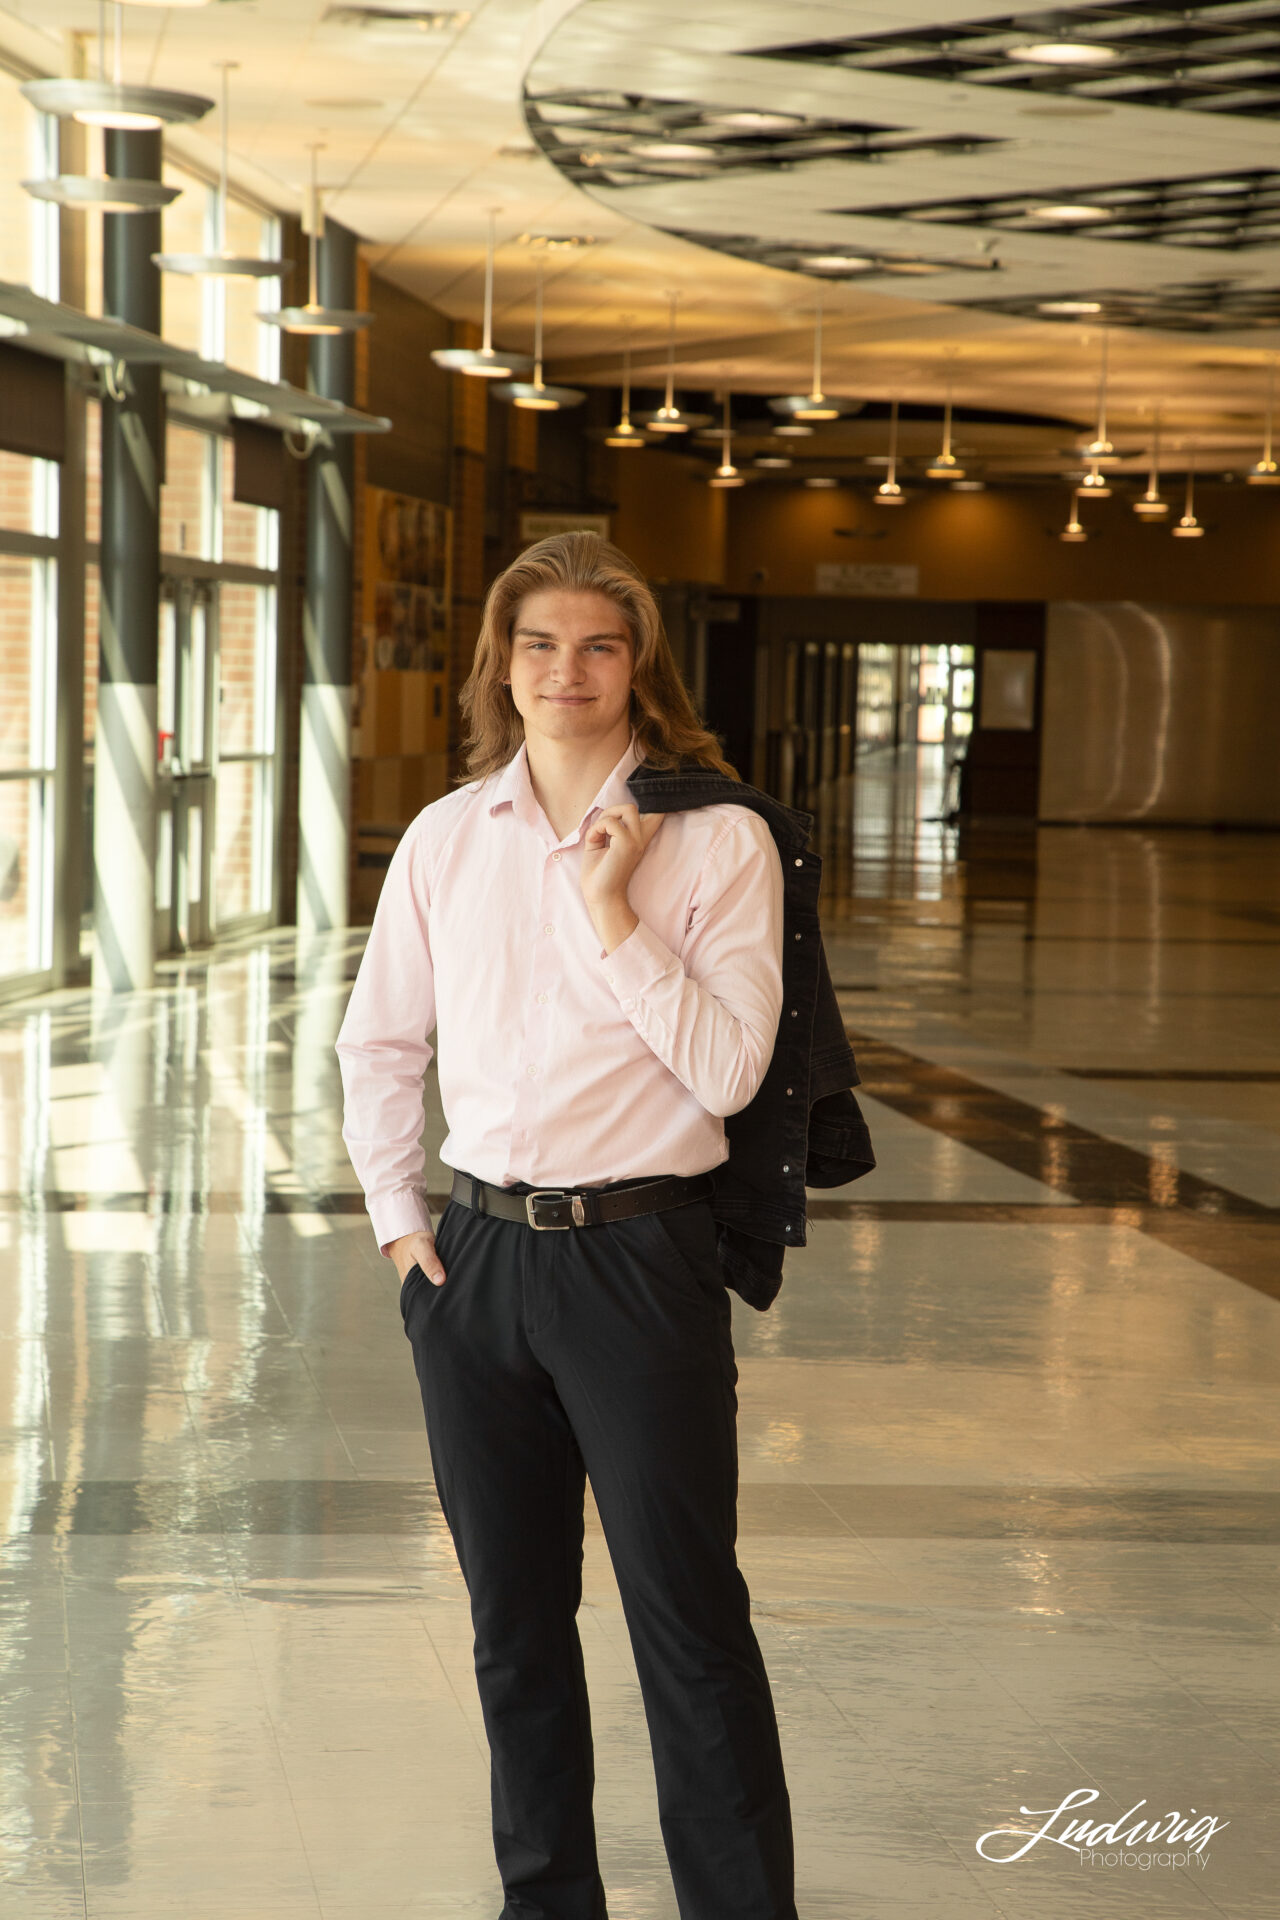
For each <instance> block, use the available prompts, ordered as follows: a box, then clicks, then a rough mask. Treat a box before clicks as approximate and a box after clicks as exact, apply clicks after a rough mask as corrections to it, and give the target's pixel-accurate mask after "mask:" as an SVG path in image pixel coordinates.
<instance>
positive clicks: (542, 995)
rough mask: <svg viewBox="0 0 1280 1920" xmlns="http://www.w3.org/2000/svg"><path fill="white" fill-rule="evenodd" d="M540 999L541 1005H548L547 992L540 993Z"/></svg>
mask: <svg viewBox="0 0 1280 1920" xmlns="http://www.w3.org/2000/svg"><path fill="white" fill-rule="evenodd" d="M538 1000H539V1002H540V1004H541V1005H543V1006H545V1005H546V1000H547V996H546V994H545V993H540V994H539V995H538Z"/></svg>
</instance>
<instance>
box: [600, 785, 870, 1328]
mask: <svg viewBox="0 0 1280 1920" xmlns="http://www.w3.org/2000/svg"><path fill="white" fill-rule="evenodd" d="M627 786H628V787H629V789H630V790H631V793H632V796H633V797H634V799H635V803H636V806H637V807H638V808H639V810H640V812H641V813H676V812H680V811H682V810H683V809H684V808H686V807H708V806H714V805H716V804H718V803H720V802H723V801H726V800H729V801H732V802H733V803H734V805H735V806H739V807H750V809H751V811H752V812H753V813H758V814H759V815H760V817H761V819H762V820H763V821H764V822H765V824H766V825H767V826H768V828H769V830H770V832H771V833H772V834H773V838H774V841H775V843H776V845H777V848H778V853H779V856H780V857H781V860H782V881H783V913H782V920H783V935H782V989H783V1000H782V1016H781V1019H780V1020H779V1022H778V1037H777V1040H776V1042H775V1043H774V1049H773V1057H772V1059H771V1060H770V1062H769V1067H768V1070H767V1072H766V1073H765V1077H764V1079H763V1080H762V1081H761V1083H760V1085H759V1087H758V1088H757V1089H756V1092H755V1095H754V1097H753V1098H752V1099H751V1101H750V1102H749V1103H748V1104H747V1105H746V1106H745V1107H743V1108H742V1109H741V1111H740V1112H738V1113H732V1114H730V1115H729V1116H728V1118H727V1119H726V1121H725V1123H724V1130H725V1137H726V1139H727V1140H728V1142H729V1158H728V1159H727V1160H726V1161H724V1163H723V1164H722V1165H721V1166H719V1167H717V1168H716V1170H715V1180H716V1187H715V1193H714V1194H713V1196H712V1201H711V1207H712V1211H713V1213H714V1214H715V1217H716V1219H717V1221H718V1222H719V1226H720V1240H719V1248H720V1265H721V1268H722V1269H723V1272H724V1277H725V1281H726V1283H727V1284H728V1285H729V1286H731V1287H733V1288H734V1290H735V1291H736V1292H737V1293H740V1294H741V1295H742V1298H743V1299H744V1300H746V1301H747V1302H748V1303H749V1304H750V1305H751V1306H753V1307H758V1308H760V1309H761V1310H762V1311H763V1309H764V1308H766V1307H768V1306H770V1305H771V1304H772V1302H773V1301H774V1299H775V1298H776V1297H777V1293H778V1289H779V1288H780V1287H781V1285H782V1260H783V1255H784V1254H785V1252H786V1250H787V1248H788V1247H802V1246H804V1244H805V1225H806V1221H805V1188H806V1187H839V1186H843V1185H844V1183H845V1182H846V1181H848V1180H858V1179H860V1178H861V1177H862V1175H863V1174H864V1173H870V1171H871V1169H872V1168H873V1167H874V1166H875V1164H876V1160H875V1155H874V1153H873V1152H872V1150H871V1136H870V1135H869V1133H868V1132H867V1123H866V1121H865V1120H864V1119H863V1117H862V1113H861V1111H860V1109H859V1107H858V1102H857V1100H856V1099H855V1098H854V1094H853V1089H854V1087H856V1086H857V1085H858V1069H857V1067H856V1066H855V1065H854V1059H853V1049H852V1047H850V1045H849V1042H848V1041H847V1040H846V1038H845V1032H844V1021H843V1019H842V1018H841V1014H840V1008H839V1005H838V1004H837V1001H836V996H835V989H834V987H833V986H832V984H831V974H830V971H829V970H828V967H827V956H826V954H825V952H824V951H823V946H822V932H821V929H820V927H819V924H818V888H819V885H820V882H821V879H822V857H821V855H820V854H817V853H814V852H812V851H811V850H810V849H809V844H808V842H809V834H810V831H811V829H812V827H813V815H812V814H811V813H801V812H799V811H797V809H796V808H794V807H788V806H784V805H783V803H782V802H781V801H780V800H775V799H773V798H772V796H771V795H769V794H767V793H761V792H759V790H758V789H757V788H755V787H749V786H746V785H745V784H744V783H743V782H741V781H738V780H731V779H730V778H729V776H728V775H727V774H723V773H717V772H716V771H715V769H714V768H712V767H704V766H702V765H701V764H700V763H699V762H698V761H696V760H686V761H684V762H682V764H681V765H680V766H679V767H673V768H671V769H670V770H664V769H662V768H659V767H652V766H649V765H647V764H645V763H643V762H642V763H641V765H640V766H638V767H637V768H636V770H635V772H634V773H633V774H631V776H630V777H629V779H628V781H627Z"/></svg>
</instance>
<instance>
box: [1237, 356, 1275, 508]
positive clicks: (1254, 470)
mask: <svg viewBox="0 0 1280 1920" xmlns="http://www.w3.org/2000/svg"><path fill="white" fill-rule="evenodd" d="M1275 411H1276V357H1275V355H1274V354H1272V356H1271V365H1270V368H1269V369H1268V372H1267V425H1266V431H1265V434H1264V436H1263V442H1262V458H1261V460H1258V461H1255V462H1254V464H1253V466H1251V467H1250V469H1249V471H1248V473H1247V474H1246V475H1245V479H1246V480H1247V481H1248V483H1249V485H1250V486H1251V487H1280V466H1277V465H1276V463H1275V461H1274V460H1273V459H1272V457H1271V429H1272V426H1273V424H1274V421H1275Z"/></svg>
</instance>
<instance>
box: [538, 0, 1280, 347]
mask: <svg viewBox="0 0 1280 1920" xmlns="http://www.w3.org/2000/svg"><path fill="white" fill-rule="evenodd" d="M642 12H643V20H642V21H641V20H639V19H638V17H637V16H638V10H637V7H636V4H635V0H594V4H592V5H591V6H589V7H586V6H583V7H579V8H578V9H577V10H576V11H575V12H573V13H571V14H570V15H568V16H567V17H566V18H564V19H562V21H561V22H560V24H559V26H558V27H557V28H556V29H555V30H554V31H553V32H552V34H551V35H550V37H549V38H548V39H547V41H546V42H545V43H544V44H543V46H542V48H541V50H540V51H539V53H538V55H537V57H536V59H535V60H534V62H533V64H532V66H531V68H530V69H529V72H528V74H527V75H526V78H525V86H524V111H525V118H526V123H527V125H528V128H529V132H530V135H531V137H532V138H533V140H534V141H535V142H536V144H537V146H538V147H539V149H540V150H541V151H542V153H543V154H545V155H546V157H547V158H548V159H549V160H551V161H552V162H553V164H554V165H555V166H556V167H557V168H558V169H559V170H560V172H561V173H562V174H563V175H564V176H565V177H566V178H567V179H568V180H571V181H572V182H573V183H574V184H575V185H576V186H578V187H580V188H581V189H582V190H583V191H584V192H586V193H587V194H589V195H590V196H591V197H592V198H593V199H595V200H597V201H598V202H600V203H601V204H603V205H605V206H607V207H609V208H610V209H611V210H612V211H613V212H615V213H618V214H622V215H624V216H626V217H628V218H631V219H634V220H637V221H640V222H643V223H644V224H645V225H647V226H650V227H653V228H655V229H657V230H659V231H660V232H662V233H664V234H669V235H672V236H675V237H677V238H679V239H683V240H686V241H690V242H693V243H694V244H696V245H698V246H702V247H708V248H711V249H712V250H714V251H717V252H720V253H724V254H728V255H731V256H733V257H735V258H737V259H741V260H747V261H751V262H754V263H756V264H758V265H762V266H765V267H771V268H775V269H777V270H780V271H782V272H786V273H791V274H795V275H796V276H797V277H798V278H799V279H803V280H805V281H808V282H810V283H814V282H819V283H823V284H825V285H827V286H830V287H831V288H832V289H833V295H832V298H833V303H834V304H837V305H838V304H839V299H840V291H841V289H843V288H845V287H850V288H852V287H853V286H854V285H855V284H856V285H857V286H859V287H862V286H863V285H864V283H865V284H866V288H867V291H869V292H874V291H877V290H880V291H884V292H904V291H905V290H906V289H905V287H903V285H902V282H903V281H904V280H906V279H916V280H917V281H918V282H920V283H923V284H920V285H918V286H917V287H915V288H913V289H912V291H913V292H914V293H916V294H917V295H919V294H924V295H925V296H926V297H927V298H928V299H929V300H931V301H937V302H940V303H943V304H945V305H948V306H972V307H977V308H981V309H984V310H987V311H992V312H998V313H1006V314H1010V315H1019V316H1034V317H1036V318H1038V319H1046V320H1055V319H1056V320H1070V319H1078V318H1079V317H1080V315H1081V313H1082V312H1087V313H1088V314H1089V315H1090V316H1091V317H1092V318H1094V319H1095V320H1103V321H1108V322H1114V323H1115V324H1118V325H1127V326H1133V325H1137V326H1145V327H1159V328H1167V329H1169V330H1170V331H1173V332H1183V333H1185V332H1218V333H1224V334H1237V335H1239V336H1240V337H1241V339H1242V341H1243V340H1245V339H1249V338H1250V336H1252V340H1253V341H1257V340H1258V330H1259V329H1274V328H1275V327H1277V325H1280V130H1278V129H1277V128H1276V126H1275V125H1274V124H1273V123H1271V122H1270V121H1269V120H1268V119H1265V118H1262V117H1260V116H1261V115H1263V114H1264V112H1265V111H1266V105H1265V101H1264V95H1266V97H1267V98H1268V99H1269V100H1270V102H1271V107H1272V109H1274V105H1275V104H1276V102H1277V101H1280V0H1276V4H1274V5H1263V6H1258V5H1257V4H1254V5H1251V6H1249V7H1247V8H1245V7H1241V6H1240V5H1239V4H1236V3H1235V0H1232V4H1226V3H1225V0H1208V4H1201V5H1200V6H1191V7H1185V6H1184V7H1177V8H1175V7H1171V6H1159V5H1156V6H1134V5H1133V4H1129V5H1128V6H1124V5H1086V6H1083V7H1074V8H1060V9H1057V10H1056V11H1051V12H1047V13H1037V14H1035V15H1034V16H1022V17H1021V19H1020V20H1019V19H1018V18H1017V17H1014V16H1010V15H1007V14H1005V15H996V14H993V15H990V16H977V17H974V18H967V19H955V18H948V17H947V15H946V12H945V11H944V9H942V8H940V7H939V6H938V5H936V4H934V5H932V6H929V5H923V4H920V3H919V0H898V3H897V4H896V5H895V8H894V10H893V17H894V25H893V27H892V28H891V29H886V28H885V26H884V19H885V10H884V8H883V6H882V5H881V6H874V7H873V6H870V5H861V4H856V3H854V4H848V5H842V6H839V7H833V6H832V5H830V4H829V0H828V3H827V4H807V3H806V0H797V3H795V4H792V5H791V6H789V7H788V8H787V9H786V11H785V25H786V31H787V38H786V41H785V43H784V44H779V33H778V28H779V18H780V10H779V8H778V5H777V0H740V4H738V5H736V6H734V7H733V8H723V9H720V8H717V9H713V10H708V9H707V8H706V7H700V8H697V9H692V10H691V9H690V8H689V7H688V5H687V0H647V4H646V5H645V6H644V8H643V10H642ZM691 12H692V13H695V14H696V15H697V18H696V19H691V18H690V17H689V16H690V13H691ZM1246 14H1247V15H1248V18H1247V19H1245V18H1244V16H1245V15H1246ZM835 26H838V27H839V28H840V32H839V34H838V35H837V36H835V37H833V34H832V29H833V27H835ZM1033 29H1034V31H1033ZM1068 35H1069V36H1070V37H1069V40H1068ZM1264 43H1265V44H1264ZM1064 45H1065V46H1066V50H1067V52H1068V53H1069V54H1070V55H1071V58H1070V59H1067V60H1065V61H1064V60H1063V59H1061V58H1060V54H1061V51H1062V49H1063V47H1064ZM1046 48H1048V52H1047V53H1046V51H1045V49H1046ZM1073 49H1074V51H1073ZM1028 52H1030V54H1031V55H1033V56H1034V57H1027V55H1028ZM1268 74H1270V75H1271V76H1272V77H1271V78H1270V79H1268V78H1267V75H1268ZM1268 88H1270V89H1271V91H1270V93H1268V92H1267V90H1268ZM895 283H896V284H895ZM810 297H812V296H810ZM1072 308H1074V311H1072V310H1071V309H1072Z"/></svg>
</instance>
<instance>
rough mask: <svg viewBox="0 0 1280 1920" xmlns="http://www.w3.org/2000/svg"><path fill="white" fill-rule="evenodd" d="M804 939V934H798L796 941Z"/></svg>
mask: <svg viewBox="0 0 1280 1920" xmlns="http://www.w3.org/2000/svg"><path fill="white" fill-rule="evenodd" d="M803 938H804V935H803V934H802V933H798V934H797V935H796V939H797V940H803Z"/></svg>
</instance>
